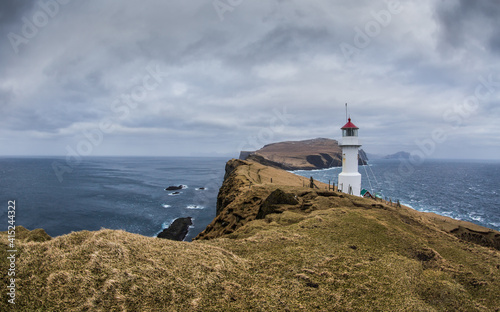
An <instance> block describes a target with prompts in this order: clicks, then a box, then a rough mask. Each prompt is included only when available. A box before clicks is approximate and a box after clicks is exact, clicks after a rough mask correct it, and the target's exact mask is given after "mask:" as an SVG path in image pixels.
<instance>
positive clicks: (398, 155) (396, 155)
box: [366, 151, 411, 160]
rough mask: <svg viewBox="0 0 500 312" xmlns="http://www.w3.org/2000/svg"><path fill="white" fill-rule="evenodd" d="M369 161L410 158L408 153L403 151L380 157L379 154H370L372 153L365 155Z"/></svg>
mask: <svg viewBox="0 0 500 312" xmlns="http://www.w3.org/2000/svg"><path fill="white" fill-rule="evenodd" d="M366 155H367V156H368V158H369V159H371V160H374V159H408V158H410V155H411V154H410V153H408V152H405V151H400V152H397V153H394V154H389V155H381V154H372V153H366Z"/></svg>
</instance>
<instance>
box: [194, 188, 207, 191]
mask: <svg viewBox="0 0 500 312" xmlns="http://www.w3.org/2000/svg"><path fill="white" fill-rule="evenodd" d="M195 190H197V191H206V190H208V188H207V187H203V188H201V187H197V188H196V189H195Z"/></svg>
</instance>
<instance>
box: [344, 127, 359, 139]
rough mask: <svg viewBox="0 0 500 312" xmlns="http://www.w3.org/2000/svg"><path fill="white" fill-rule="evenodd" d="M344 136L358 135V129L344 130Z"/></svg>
mask: <svg viewBox="0 0 500 312" xmlns="http://www.w3.org/2000/svg"><path fill="white" fill-rule="evenodd" d="M342 136H345V137H346V136H358V129H353V128H348V129H343V130H342Z"/></svg>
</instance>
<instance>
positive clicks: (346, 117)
mask: <svg viewBox="0 0 500 312" xmlns="http://www.w3.org/2000/svg"><path fill="white" fill-rule="evenodd" d="M345 122H347V103H345Z"/></svg>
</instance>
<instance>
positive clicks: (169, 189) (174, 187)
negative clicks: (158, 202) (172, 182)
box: [165, 185, 182, 191]
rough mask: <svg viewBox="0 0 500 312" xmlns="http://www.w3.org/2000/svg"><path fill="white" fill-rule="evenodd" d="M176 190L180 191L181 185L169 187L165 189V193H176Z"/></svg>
mask: <svg viewBox="0 0 500 312" xmlns="http://www.w3.org/2000/svg"><path fill="white" fill-rule="evenodd" d="M177 190H182V185H179V186H169V187H167V188H166V189H165V191H177Z"/></svg>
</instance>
